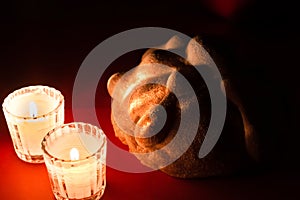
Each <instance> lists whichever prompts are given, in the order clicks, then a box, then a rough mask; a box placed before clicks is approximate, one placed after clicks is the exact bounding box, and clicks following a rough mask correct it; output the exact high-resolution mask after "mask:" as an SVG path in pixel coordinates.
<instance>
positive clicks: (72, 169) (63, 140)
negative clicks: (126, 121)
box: [42, 122, 107, 200]
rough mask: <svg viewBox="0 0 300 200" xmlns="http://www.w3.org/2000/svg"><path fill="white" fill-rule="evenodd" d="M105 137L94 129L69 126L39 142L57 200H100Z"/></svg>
mask: <svg viewBox="0 0 300 200" xmlns="http://www.w3.org/2000/svg"><path fill="white" fill-rule="evenodd" d="M106 145H107V140H106V136H105V134H104V133H103V131H102V130H101V129H100V128H97V127H96V126H93V125H90V124H86V123H82V122H73V123H69V124H64V125H62V126H60V127H57V128H55V129H53V130H51V131H50V132H49V133H48V134H47V135H46V136H45V138H44V139H43V141H42V149H43V152H44V160H45V164H46V167H47V170H48V175H49V179H50V184H51V187H52V191H53V193H54V196H55V197H56V199H58V200H71V199H84V200H92V199H93V200H94V199H100V198H101V196H102V195H103V193H104V190H105V186H106V148H107V146H106Z"/></svg>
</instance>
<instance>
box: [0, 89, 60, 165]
mask: <svg viewBox="0 0 300 200" xmlns="http://www.w3.org/2000/svg"><path fill="white" fill-rule="evenodd" d="M2 109H3V112H4V115H5V119H6V122H7V126H8V129H9V132H10V135H11V138H12V141H13V145H14V149H15V152H16V154H17V155H18V157H19V158H20V159H21V160H23V161H26V162H29V163H43V162H44V160H43V152H42V149H41V141H42V140H43V138H44V136H45V135H46V134H47V133H48V132H49V131H50V130H52V129H53V128H54V127H56V126H59V125H62V124H63V123H64V97H63V95H62V94H61V92H60V91H58V90H56V89H55V88H52V87H48V86H41V85H37V86H28V87H24V88H21V89H18V90H16V91H14V92H12V93H10V94H9V95H8V96H7V97H6V98H5V99H4V102H3V104H2Z"/></svg>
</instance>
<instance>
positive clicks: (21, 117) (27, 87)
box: [2, 85, 64, 120]
mask: <svg viewBox="0 0 300 200" xmlns="http://www.w3.org/2000/svg"><path fill="white" fill-rule="evenodd" d="M39 88H47V89H50V90H53V91H55V92H56V93H57V94H58V96H59V99H58V100H59V102H58V105H57V106H56V107H55V108H54V109H53V110H51V111H50V112H47V113H45V114H43V115H37V116H35V117H24V116H20V115H16V114H13V113H12V112H10V111H9V110H8V109H7V106H8V104H9V101H10V100H11V99H13V98H12V96H13V95H15V94H16V93H18V92H20V91H22V90H25V89H29V90H30V91H35V90H37V89H39ZM63 103H64V96H63V95H62V93H61V92H60V91H59V90H57V89H56V88H54V87H50V86H45V85H32V86H26V87H22V88H19V89H17V90H15V91H13V92H11V93H10V94H9V95H8V96H7V97H6V98H5V99H4V101H3V103H2V109H3V111H5V112H6V113H7V114H9V115H11V116H13V117H14V118H17V119H20V120H36V119H41V118H45V117H46V116H49V115H53V114H54V113H56V112H57V111H58V110H59V108H60V107H61V106H62V104H63Z"/></svg>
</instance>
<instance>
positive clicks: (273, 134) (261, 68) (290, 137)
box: [0, 0, 300, 200]
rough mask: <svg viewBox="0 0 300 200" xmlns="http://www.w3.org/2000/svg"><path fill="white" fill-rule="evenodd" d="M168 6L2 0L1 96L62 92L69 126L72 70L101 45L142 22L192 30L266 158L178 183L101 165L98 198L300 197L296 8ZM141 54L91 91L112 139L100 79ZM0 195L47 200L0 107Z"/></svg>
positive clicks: (249, 1)
mask: <svg viewBox="0 0 300 200" xmlns="http://www.w3.org/2000/svg"><path fill="white" fill-rule="evenodd" d="M226 2H227V1H226ZM118 4H120V3H119V2H118ZM170 5H172V6H170ZM173 5H174V6H173ZM176 5H177V4H176V3H175V2H174V1H172V4H170V2H167V1H161V2H160V4H159V6H158V5H157V4H154V3H153V4H147V6H145V5H144V4H143V5H142V4H141V5H139V4H133V3H129V2H127V1H126V5H120V6H117V7H116V4H115V2H113V1H108V2H107V5H103V4H102V1H101V2H100V1H97V3H96V2H92V1H91V2H90V1H86V2H81V1H59V3H58V2H56V3H55V2H54V1H49V2H47V1H41V2H38V1H36V2H34V1H30V3H28V2H27V3H15V2H13V1H7V2H6V3H5V4H4V2H3V4H1V8H4V9H3V11H1V12H0V25H1V27H0V28H1V32H0V36H1V37H0V53H1V54H0V102H2V101H3V100H4V98H5V97H6V96H7V95H8V94H9V93H10V92H12V91H14V90H15V89H18V88H21V87H23V86H28V85H37V84H42V85H49V86H52V87H55V88H57V89H59V90H60V91H61V92H62V93H63V94H64V96H65V101H66V106H65V111H66V120H65V122H72V121H73V120H74V119H73V115H72V112H73V111H74V110H73V109H72V89H73V84H74V80H75V78H76V75H77V71H78V69H79V67H80V65H81V63H82V62H83V60H84V58H85V57H86V56H87V55H88V53H89V52H90V51H91V50H92V49H93V48H94V47H95V46H97V45H98V44H99V43H100V42H102V41H104V40H105V39H107V38H109V37H111V36H113V35H115V34H117V33H120V32H122V31H125V30H128V29H131V28H136V27H143V26H157V27H165V28H170V29H173V30H177V31H180V32H182V33H184V34H186V35H189V36H190V37H193V36H196V35H199V36H200V37H201V39H202V40H203V42H204V44H205V46H206V47H208V48H209V52H210V53H213V54H214V53H216V55H219V56H221V57H220V60H216V61H218V62H219V63H220V62H221V63H223V64H225V65H227V66H229V68H230V70H231V72H233V73H232V76H233V77H235V78H237V79H238V80H239V81H240V84H239V85H238V86H240V88H241V92H242V94H243V95H244V96H245V97H246V100H248V102H249V108H250V109H249V110H250V112H251V113H252V114H253V116H255V117H254V119H255V121H256V128H257V129H258V130H259V131H260V134H261V136H262V137H263V138H264V140H263V142H262V143H263V146H264V149H266V151H267V154H266V155H267V156H266V158H267V159H269V160H270V161H271V162H268V163H271V164H268V165H265V166H264V167H263V169H262V170H259V171H254V170H253V171H251V170H250V171H248V172H247V173H245V174H240V175H235V176H231V177H214V178H205V179H192V180H182V179H176V178H173V177H170V176H168V175H166V174H164V173H162V172H160V171H153V172H148V173H126V172H122V171H118V170H116V169H113V168H110V167H108V168H107V188H106V190H105V194H104V196H103V199H121V198H122V199H206V200H208V199H214V200H215V199H221V200H226V199H228V200H229V199H230V200H234V199H243V200H244V199H300V193H299V192H298V191H299V187H300V173H299V171H300V170H299V169H300V165H299V164H298V163H299V162H298V158H299V153H298V152H299V148H298V147H299V144H298V141H299V140H300V134H299V129H298V124H299V122H298V121H299V120H298V119H299V117H298V116H299V112H300V105H299V102H300V93H299V91H300V90H299V81H298V80H299V78H298V71H297V68H298V65H299V64H297V63H299V55H298V54H299V45H300V38H299V31H298V29H297V26H296V24H299V22H298V19H299V17H297V15H298V13H299V12H298V10H296V9H298V6H293V5H292V4H289V3H285V2H280V1H279V3H276V2H274V1H273V2H272V4H269V3H266V2H263V1H255V0H231V1H228V4H226V5H225V4H224V3H222V1H218V0H214V1H206V0H205V1H193V0H188V1H185V4H180V5H179V4H178V5H177V6H176ZM296 29H297V30H296ZM120 45H121V44H120ZM140 56H141V52H135V53H134V54H130V53H129V54H128V55H127V57H126V58H122V57H121V58H120V59H118V60H117V61H115V62H113V63H112V64H111V68H110V69H109V70H107V71H105V73H104V75H103V77H101V80H100V82H99V85H98V88H97V94H96V110H97V114H98V117H99V122H100V125H101V128H102V129H103V130H104V131H105V133H106V134H107V136H108V137H109V138H110V139H111V141H113V142H114V143H115V144H118V145H121V144H120V142H119V141H118V140H117V139H116V138H115V137H114V132H113V129H112V125H111V122H110V118H109V116H110V98H109V96H108V94H107V91H106V82H107V80H108V78H109V77H110V76H111V75H112V74H113V73H114V72H117V71H124V70H126V69H129V68H130V67H133V66H135V65H137V64H138V62H139V59H140ZM87 81H88V80H87ZM85 92H89V91H88V90H87V91H85ZM82 95H84V93H83V94H82ZM76 109H83V110H85V109H87V108H85V107H82V108H80V107H78V108H76ZM92 109H94V108H92ZM82 117H86V120H84V121H85V122H89V120H88V117H89V116H82ZM274 141H277V142H274ZM278 141H279V142H278ZM109 157H110V152H109V149H108V158H109ZM0 199H4V200H7V199H12V200H18V199H22V200H26V199H28V200H29V199H30V200H40V199H43V200H48V199H49V200H50V199H52V200H53V199H54V196H53V195H52V191H51V188H50V184H49V181H48V175H47V171H46V168H45V165H44V164H28V163H25V162H23V161H21V160H20V159H19V158H18V157H17V156H16V154H15V152H14V149H13V145H12V141H11V138H10V135H9V132H8V129H7V126H6V122H5V119H4V115H3V113H2V112H1V113H0Z"/></svg>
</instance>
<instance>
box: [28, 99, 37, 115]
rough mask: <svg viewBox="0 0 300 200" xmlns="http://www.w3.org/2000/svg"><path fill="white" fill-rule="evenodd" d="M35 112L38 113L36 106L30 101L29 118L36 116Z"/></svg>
mask: <svg viewBox="0 0 300 200" xmlns="http://www.w3.org/2000/svg"><path fill="white" fill-rule="evenodd" d="M37 112H38V109H37V106H36V104H35V102H34V101H31V102H30V103H29V114H30V116H31V117H36V116H37Z"/></svg>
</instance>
